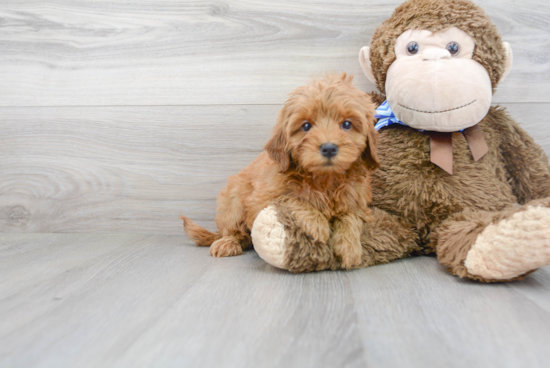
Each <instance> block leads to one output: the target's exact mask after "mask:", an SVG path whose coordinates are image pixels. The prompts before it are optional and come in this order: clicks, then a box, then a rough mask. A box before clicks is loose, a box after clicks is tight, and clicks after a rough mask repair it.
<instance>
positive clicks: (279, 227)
mask: <svg viewBox="0 0 550 368" xmlns="http://www.w3.org/2000/svg"><path fill="white" fill-rule="evenodd" d="M251 236H252V243H253V244H254V250H256V252H257V253H258V255H259V256H260V258H262V259H263V260H264V261H266V262H267V263H269V264H270V265H272V266H274V267H277V268H282V269H285V270H288V268H289V265H288V264H286V257H285V249H286V244H285V240H286V234H285V229H284V225H283V224H281V223H280V222H279V220H278V218H277V211H276V209H275V206H268V207H267V208H264V209H263V210H262V211H261V212H260V213H259V214H258V216H257V217H256V220H254V225H253V226H252V234H251Z"/></svg>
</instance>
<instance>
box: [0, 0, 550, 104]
mask: <svg viewBox="0 0 550 368" xmlns="http://www.w3.org/2000/svg"><path fill="white" fill-rule="evenodd" d="M400 3H401V0H397V1H396V0H391V1H386V0H370V1H364V0H338V1H328V2H327V1H316V0H300V1H290V0H285V1H277V2H267V1H262V2H258V1H237V0H232V1H203V2H197V1H181V0H173V1H171V0H158V1H157V0H155V1H151V0H149V1H139V2H136V1H109V2H105V1H89V0H57V1H49V2H47V3H45V2H42V1H30V2H29V1H26V2H21V1H18V0H5V1H2V4H0V27H1V32H0V49H1V50H2V52H1V53H0V80H1V81H2V83H1V84H0V106H69V105H70V106H83V105H86V106H90V105H190V104H201V105H210V104H280V103H281V101H283V100H284V98H285V96H286V94H287V93H288V92H289V91H290V90H291V89H292V88H294V86H296V85H299V84H302V83H303V82H304V81H306V80H307V79H308V78H309V77H310V76H311V75H316V74H318V73H320V72H325V71H332V70H336V71H346V72H348V73H352V74H356V75H357V76H358V78H357V79H358V81H359V82H360V86H361V88H363V89H365V90H370V89H372V88H373V86H372V85H371V84H370V83H369V82H368V81H367V79H366V78H365V77H364V76H362V72H361V69H360V67H359V63H358V61H357V55H358V52H359V49H360V48H361V47H362V46H365V45H368V44H369V42H370V38H371V36H372V34H373V31H374V29H375V28H376V27H377V25H379V24H380V23H381V22H382V21H383V20H384V19H386V18H388V17H389V16H390V15H391V13H392V11H393V9H394V8H395V7H396V6H397V5H398V4H400ZM477 3H479V4H480V5H481V6H483V7H484V8H485V9H486V11H487V12H488V14H489V15H490V16H491V17H492V19H493V20H494V22H495V23H496V24H497V26H498V28H499V30H500V31H501V33H502V35H503V38H504V39H505V40H506V41H509V42H510V43H511V45H512V47H513V49H514V51H515V53H514V60H515V66H514V69H513V70H512V72H511V74H510V75H509V77H508V79H507V80H506V81H505V82H504V83H503V84H502V85H501V86H500V88H499V91H498V93H497V95H496V96H495V102H550V97H549V95H550V94H549V92H550V87H549V86H550V73H548V70H549V69H550V47H549V46H550V41H549V40H550V28H549V24H550V5H549V3H548V1H547V0H526V1H521V2H520V1H516V0H479V1H477Z"/></svg>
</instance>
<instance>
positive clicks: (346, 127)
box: [340, 120, 353, 130]
mask: <svg viewBox="0 0 550 368" xmlns="http://www.w3.org/2000/svg"><path fill="white" fill-rule="evenodd" d="M340 127H341V128H342V129H343V130H350V129H351V128H353V124H352V123H351V122H350V121H348V120H346V121H344V122H343V123H342V124H341V125H340Z"/></svg>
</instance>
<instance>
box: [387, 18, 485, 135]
mask: <svg viewBox="0 0 550 368" xmlns="http://www.w3.org/2000/svg"><path fill="white" fill-rule="evenodd" d="M474 47H475V41H474V39H473V38H472V37H471V36H469V35H468V34H467V33H466V32H464V31H461V30H460V29H458V28H456V27H453V28H450V29H447V30H445V31H441V32H435V33H433V32H430V31H427V30H408V31H406V32H404V33H403V34H401V35H400V36H399V37H398V38H397V41H396V44H395V55H396V60H395V61H394V62H393V64H392V65H391V66H390V68H389V69H388V74H387V79H386V96H387V100H388V103H389V105H390V107H391V108H392V110H393V111H394V113H395V115H396V117H397V118H398V119H399V120H401V121H403V122H404V123H405V124H407V125H409V126H411V127H413V128H416V129H424V130H434V131H440V132H452V131H457V130H461V129H465V128H468V127H471V126H473V125H475V124H477V123H479V122H480V121H481V120H482V119H483V117H484V116H485V115H487V112H488V111H489V107H490V106H491V98H492V86H491V80H490V77H489V74H488V73H487V71H486V70H485V68H484V67H483V66H482V65H481V64H479V63H478V62H477V61H475V60H473V59H472V55H473V53H474Z"/></svg>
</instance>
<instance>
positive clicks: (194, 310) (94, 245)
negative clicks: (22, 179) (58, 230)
mask: <svg viewBox="0 0 550 368" xmlns="http://www.w3.org/2000/svg"><path fill="white" fill-rule="evenodd" d="M549 288H550V268H548V267H547V268H545V269H541V270H539V271H537V272H536V273H534V274H533V275H531V276H530V277H528V278H527V280H525V281H523V282H516V283H513V284H503V285H484V284H478V283H472V282H466V281H462V280H460V279H458V278H456V277H453V276H450V275H448V274H447V273H445V271H444V270H443V268H442V267H441V266H440V265H439V264H438V263H437V261H436V260H435V259H433V258H426V257H421V258H412V259H407V260H402V261H398V262H395V263H392V264H389V265H384V266H376V267H371V268H367V269H362V270H357V271H351V272H322V273H311V274H301V275H292V274H290V273H288V272H286V271H281V270H278V269H275V268H273V267H271V266H269V265H267V264H266V263H265V262H263V261H262V260H261V259H260V258H259V257H258V256H257V254H256V253H255V252H254V251H249V252H245V254H244V255H243V256H239V257H231V258H225V259H215V258H212V257H210V256H209V255H208V250H207V249H205V248H197V247H195V246H193V245H191V244H190V243H189V242H188V241H187V240H186V239H185V237H184V236H166V235H162V236H161V235H154V236H149V235H102V234H3V235H1V236H0V315H2V318H1V319H0V367H10V368H17V367H25V368H28V367H58V368H60V367H258V368H263V367H290V368H292V367H299V368H308V367H365V366H368V367H409V366H410V367H464V366H468V367H472V368H476V367H483V368H488V367H519V366H528V367H532V368H537V367H546V366H547V362H548V359H550V351H549V350H548V348H547V342H548V339H549V338H550V328H549V327H550V309H549V308H548V307H549V306H550V294H548V293H547V292H546V291H547V290H548V289H549ZM534 300H536V301H534Z"/></svg>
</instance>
